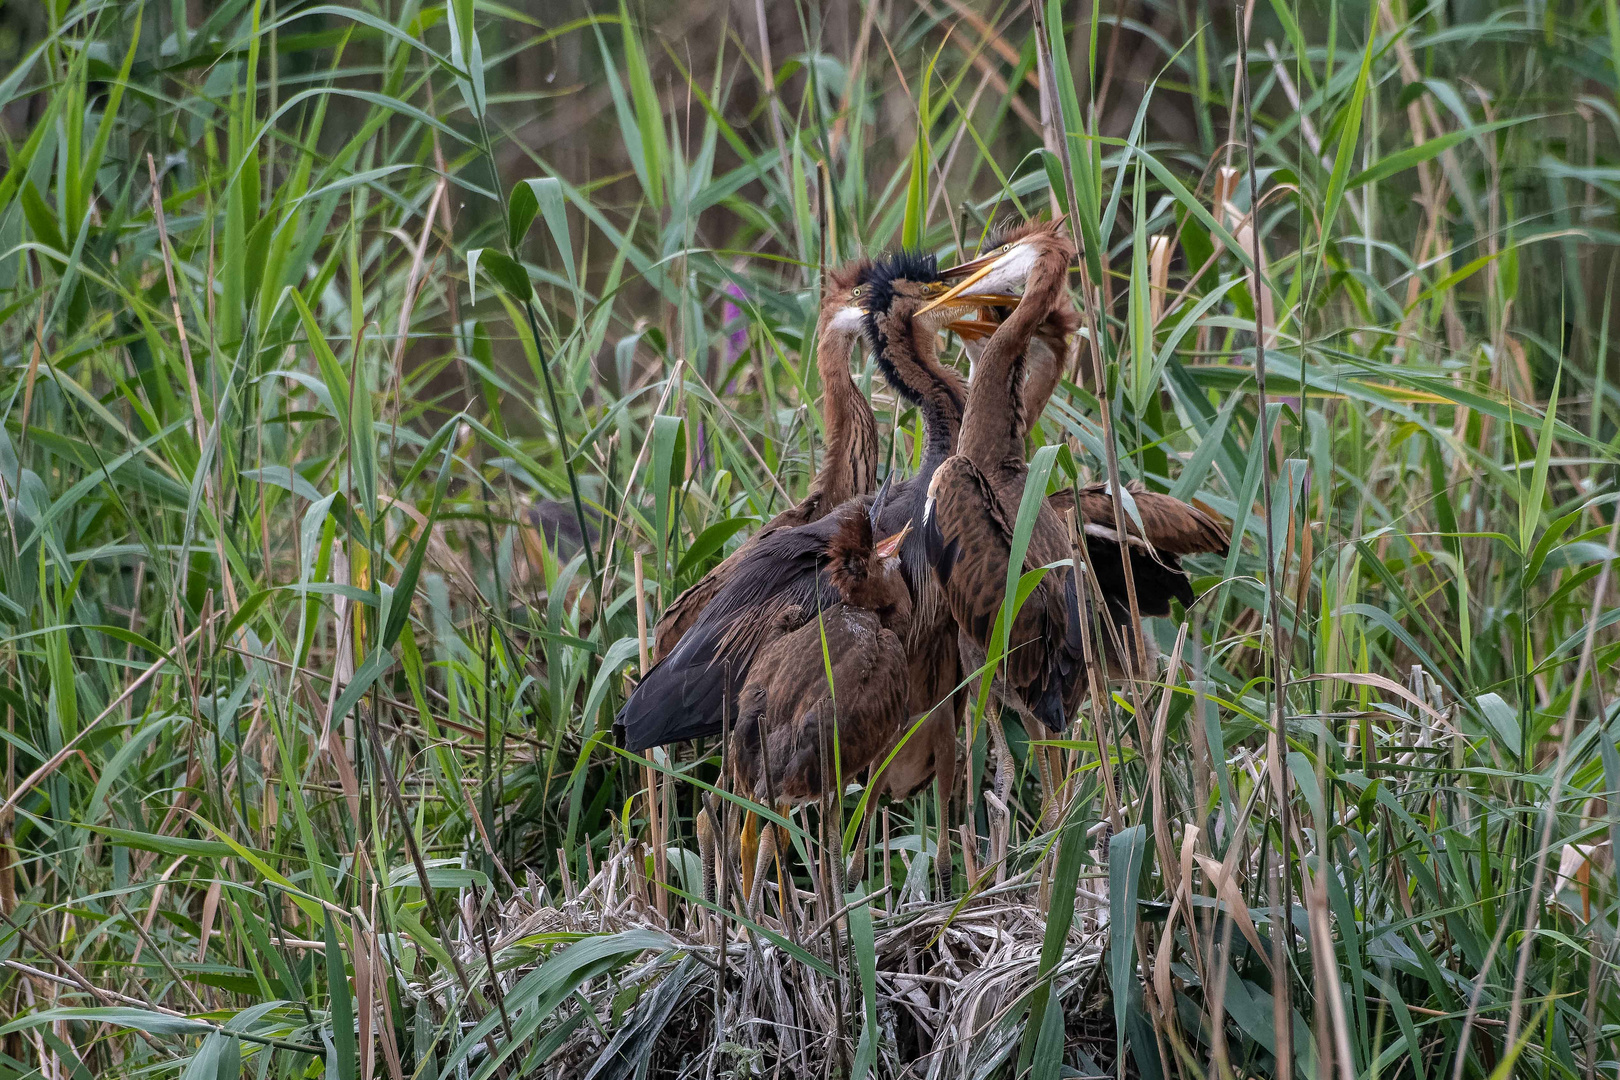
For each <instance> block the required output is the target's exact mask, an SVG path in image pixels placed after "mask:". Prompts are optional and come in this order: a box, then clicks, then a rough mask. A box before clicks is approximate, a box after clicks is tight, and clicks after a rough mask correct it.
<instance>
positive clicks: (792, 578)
mask: <svg viewBox="0 0 1620 1080" xmlns="http://www.w3.org/2000/svg"><path fill="white" fill-rule="evenodd" d="M870 506H871V499H870V497H868V496H862V497H860V498H857V499H852V500H850V501H849V502H848V503H846V504H845V506H844V509H845V510H847V511H848V512H851V513H855V514H857V515H858V516H862V517H864V516H865V515H866V514H867V513H868V511H869V508H870ZM843 512H844V510H841V511H840V513H843ZM840 528H842V518H841V517H840V516H839V514H831V515H828V516H826V517H823V518H820V519H818V520H816V521H812V522H810V523H809V524H806V525H799V526H795V527H792V528H780V529H774V530H772V531H771V533H770V534H769V535H767V536H764V537H761V538H760V539H759V540H758V541H757V542H755V543H752V544H749V545H748V546H747V547H746V549H745V550H743V551H742V552H740V553H739V557H738V559H737V562H736V564H735V566H734V569H733V570H732V572H731V573H730V574H728V575H727V577H726V580H725V581H723V582H722V583H721V585H720V588H719V589H718V590H716V592H715V594H714V596H713V598H712V599H711V600H710V601H709V603H708V604H707V606H705V607H704V609H703V611H702V612H700V613H699V615H698V618H697V619H696V620H695V621H694V622H693V624H692V626H691V627H690V628H689V629H688V630H687V632H686V633H685V634H684V635H683V636H682V637H681V640H680V642H679V643H678V644H677V645H676V646H675V648H674V649H672V650H671V651H670V652H669V654H668V655H667V656H665V657H664V658H663V659H662V660H660V661H659V662H658V663H656V664H654V665H653V667H652V670H651V671H649V672H647V674H646V676H645V677H644V678H643V679H642V680H641V682H640V684H639V685H637V687H636V689H635V692H634V693H632V694H631V695H630V698H629V700H627V701H626V702H625V703H624V707H623V708H622V709H620V710H619V715H618V717H617V718H616V720H615V727H616V729H617V731H618V736H619V740H620V742H621V745H623V746H624V747H625V748H626V749H628V750H645V749H646V748H648V747H651V746H663V745H666V744H669V743H673V742H681V741H683V740H686V739H695V738H700V737H704V738H706V737H712V736H715V735H719V734H721V732H722V731H723V730H724V729H725V726H726V719H727V716H728V715H729V716H730V718H731V719H732V720H733V721H735V720H736V717H737V708H736V705H735V702H736V700H737V694H738V691H740V690H741V688H742V686H743V684H744V682H745V681H746V680H747V678H748V675H749V672H750V670H751V669H752V667H753V665H754V662H755V659H756V657H757V656H758V655H759V652H760V650H761V649H763V648H764V647H765V645H766V644H767V643H769V642H770V641H771V640H773V639H774V638H775V637H776V636H778V635H779V632H780V630H781V628H782V627H783V626H784V625H789V624H793V620H794V619H802V618H803V617H804V613H805V612H810V613H814V612H815V611H817V610H824V609H825V608H827V607H829V606H830V605H832V604H833V603H835V602H836V601H837V596H838V590H837V587H836V585H835V584H834V583H833V580H832V578H831V576H830V559H831V553H832V551H833V550H834V547H835V540H836V538H837V536H838V534H839V530H840ZM784 620H786V622H784Z"/></svg>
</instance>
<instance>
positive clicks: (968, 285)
mask: <svg viewBox="0 0 1620 1080" xmlns="http://www.w3.org/2000/svg"><path fill="white" fill-rule="evenodd" d="M1009 254H1011V252H1007V251H996V252H992V253H991V254H989V255H980V256H979V257H978V258H977V259H969V260H968V261H967V262H965V263H963V264H962V265H960V266H953V267H951V268H950V269H949V270H946V271H944V273H942V274H941V275H940V276H941V277H945V278H954V277H958V276H960V277H961V278H962V280H961V281H958V282H957V283H956V284H955V285H952V286H951V287H950V288H949V289H946V290H945V291H944V292H943V293H941V294H940V295H938V296H936V297H935V298H934V299H933V300H931V301H929V302H928V303H926V304H924V305H923V306H922V307H921V308H919V309H918V310H917V314H918V315H923V314H926V313H927V312H930V311H933V310H934V309H935V308H937V307H940V306H942V305H944V304H948V303H950V302H951V301H953V300H956V299H958V298H959V297H960V298H964V299H966V300H970V301H972V302H974V303H979V304H1016V303H1018V301H1019V299H1020V297H1017V296H1010V295H1007V294H1005V293H994V294H990V293H985V294H982V295H981V294H977V293H973V292H971V291H970V290H971V289H972V288H973V286H975V285H977V284H978V283H979V282H981V281H983V280H984V279H985V278H986V277H987V276H988V275H989V273H990V271H992V270H994V269H995V268H996V264H997V263H999V262H1000V261H1001V260H1002V259H1003V258H1005V257H1006V256H1007V255H1009Z"/></svg>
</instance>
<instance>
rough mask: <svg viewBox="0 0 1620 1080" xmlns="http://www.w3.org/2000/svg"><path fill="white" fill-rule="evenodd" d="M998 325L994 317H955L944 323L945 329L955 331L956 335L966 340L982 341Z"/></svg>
mask: <svg viewBox="0 0 1620 1080" xmlns="http://www.w3.org/2000/svg"><path fill="white" fill-rule="evenodd" d="M1000 325H1001V324H1000V323H998V322H996V321H995V320H994V319H957V320H956V321H955V322H953V323H946V324H945V329H947V330H954V331H956V334H957V336H958V337H961V338H963V339H965V340H967V341H983V340H984V339H985V338H987V337H989V336H990V335H991V334H993V333H995V332H996V327H998V326H1000Z"/></svg>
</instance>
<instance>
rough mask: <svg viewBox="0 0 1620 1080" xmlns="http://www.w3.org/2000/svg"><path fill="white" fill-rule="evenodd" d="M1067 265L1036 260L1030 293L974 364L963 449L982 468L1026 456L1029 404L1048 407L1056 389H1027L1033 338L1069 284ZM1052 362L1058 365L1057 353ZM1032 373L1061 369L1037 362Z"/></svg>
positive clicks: (1044, 374)
mask: <svg viewBox="0 0 1620 1080" xmlns="http://www.w3.org/2000/svg"><path fill="white" fill-rule="evenodd" d="M1052 261H1053V262H1054V263H1056V260H1052ZM1066 267H1067V264H1066V263H1057V264H1056V270H1055V272H1053V270H1052V268H1051V267H1048V266H1047V265H1045V262H1042V263H1037V264H1036V267H1035V269H1034V271H1032V272H1031V273H1030V276H1029V279H1028V282H1027V284H1026V286H1025V289H1024V298H1023V299H1022V300H1021V301H1019V303H1018V306H1017V307H1016V308H1014V309H1013V312H1012V314H1011V315H1009V316H1007V318H1006V320H1005V321H1003V322H1002V324H1001V325H1000V326H998V327H997V328H996V332H995V333H994V334H992V335H990V340H989V341H988V342H986V343H985V346H984V351H983V352H981V353H980V354H979V361H978V363H977V364H975V365H974V370H973V391H972V393H971V394H969V395H968V402H967V408H966V410H965V411H964V415H963V417H962V438H961V453H962V454H963V455H964V456H965V457H967V458H968V460H970V461H972V462H973V463H974V464H975V465H978V466H979V467H980V468H984V469H989V468H994V467H996V466H998V465H1000V463H1001V462H1003V461H1005V460H1007V459H1009V458H1014V457H1016V458H1018V459H1019V460H1020V461H1022V460H1023V456H1024V436H1025V435H1026V434H1027V433H1028V431H1029V418H1028V413H1027V412H1026V408H1027V407H1028V406H1029V405H1032V404H1035V403H1036V401H1037V400H1038V401H1039V404H1040V405H1041V406H1042V407H1044V406H1045V404H1046V401H1045V398H1046V397H1047V396H1050V393H1051V391H1050V389H1046V390H1042V389H1041V387H1040V386H1039V385H1038V384H1037V385H1036V386H1032V387H1030V388H1029V389H1030V390H1032V391H1034V392H1033V393H1028V394H1026V393H1025V387H1024V371H1025V369H1026V367H1027V366H1028V362H1029V347H1030V342H1031V340H1032V339H1033V338H1034V336H1035V331H1036V330H1037V329H1039V327H1040V325H1041V323H1042V322H1043V321H1044V320H1045V318H1046V315H1047V312H1048V311H1049V310H1050V309H1051V306H1052V304H1053V302H1055V301H1056V300H1057V297H1058V295H1059V293H1060V291H1061V290H1062V288H1063V287H1064V284H1065V282H1064V277H1065V275H1066V273H1067V269H1066ZM1050 366H1051V367H1052V368H1054V369H1056V367H1057V366H1058V365H1057V361H1056V359H1055V358H1054V360H1053V363H1052V364H1051V365H1050ZM1031 374H1032V375H1033V376H1035V377H1036V378H1037V379H1041V380H1044V379H1046V378H1054V377H1055V375H1056V371H1055V370H1054V371H1052V372H1045V371H1042V370H1040V369H1039V368H1037V370H1035V371H1033V372H1032V373H1031ZM1053 385H1054V386H1055V385H1056V383H1055V381H1054V382H1053Z"/></svg>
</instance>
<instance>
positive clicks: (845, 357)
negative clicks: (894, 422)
mask: <svg viewBox="0 0 1620 1080" xmlns="http://www.w3.org/2000/svg"><path fill="white" fill-rule="evenodd" d="M854 345H855V339H854V335H852V334H846V333H840V332H837V331H833V330H831V329H828V328H826V327H823V328H822V330H821V333H820V335H819V336H818V338H817V342H816V369H817V371H819V372H820V373H821V386H822V393H823V397H822V403H821V415H822V420H823V422H824V423H825V425H826V430H827V453H826V456H825V457H824V458H823V459H822V462H821V469H820V471H819V472H817V473H816V480H815V488H816V490H818V491H820V492H821V494H822V496H823V497H824V501H825V502H826V503H827V504H828V505H830V506H836V505H838V504H839V503H842V502H846V501H848V500H849V499H852V498H854V497H855V496H857V495H864V494H866V493H867V492H870V491H872V490H873V489H875V488H876V487H877V462H878V427H877V417H875V416H873V415H872V406H871V405H869V404H868V403H867V401H866V398H865V397H864V396H863V395H862V394H861V391H860V389H859V388H858V387H857V386H856V385H855V380H854V379H852V378H851V377H850V373H849V358H850V353H851V351H852V350H853V348H854Z"/></svg>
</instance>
